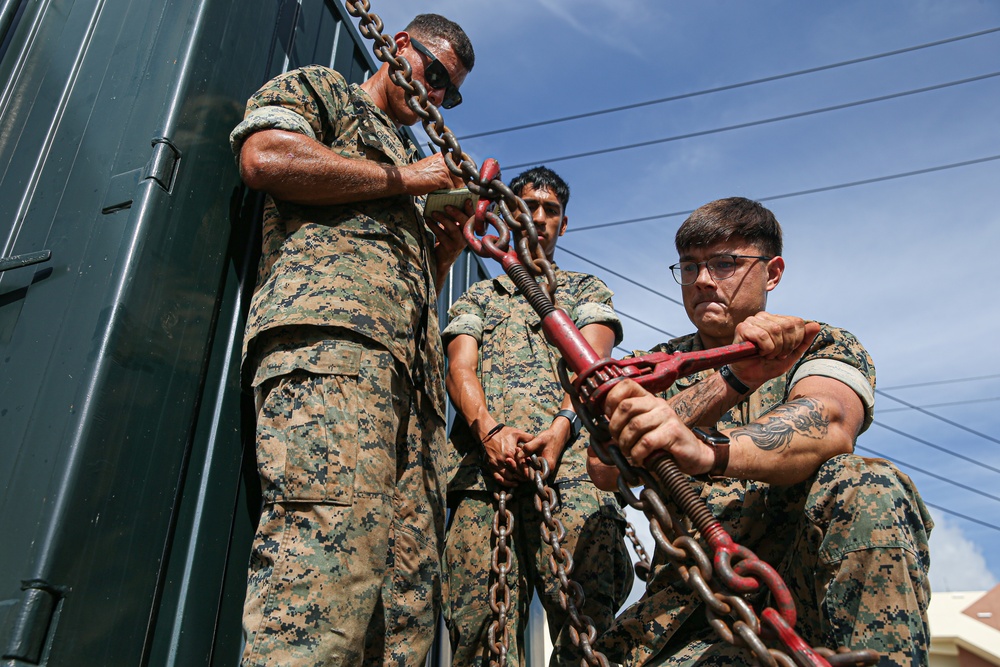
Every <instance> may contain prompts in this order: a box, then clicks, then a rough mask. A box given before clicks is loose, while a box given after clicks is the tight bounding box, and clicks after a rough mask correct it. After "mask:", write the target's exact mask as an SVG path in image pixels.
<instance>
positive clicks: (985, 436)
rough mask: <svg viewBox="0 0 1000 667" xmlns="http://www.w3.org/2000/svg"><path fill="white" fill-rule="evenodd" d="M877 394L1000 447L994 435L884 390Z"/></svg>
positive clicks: (878, 391)
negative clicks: (908, 401)
mask: <svg viewBox="0 0 1000 667" xmlns="http://www.w3.org/2000/svg"><path fill="white" fill-rule="evenodd" d="M875 393H876V394H879V395H880V396H885V397H886V398H888V399H890V400H893V401H896V402H897V403H900V404H902V405H905V406H906V407H908V408H910V409H911V410H916V411H917V412H919V413H920V414H923V415H927V416H928V417H933V418H934V419H937V420H938V421H942V422H944V423H945V424H948V425H950V426H954V427H955V428H957V429H961V430H963V431H965V432H966V433H971V434H972V435H977V436H979V437H980V438H983V439H984V440H989V441H990V442H995V443H996V444H998V445H1000V440H998V439H997V438H994V437H993V436H992V435H988V434H986V433H982V432H980V431H977V430H975V429H972V428H969V427H968V426H966V425H965V424H960V423H958V422H956V421H952V420H951V419H947V418H945V417H942V416H941V415H938V414H935V413H933V412H931V411H929V410H925V409H924V408H921V407H919V406H917V405H913V404H912V403H907V402H906V401H904V400H903V399H901V398H896V397H895V396H892V395H890V394H887V393H885V391H884V390H881V389H876V390H875Z"/></svg>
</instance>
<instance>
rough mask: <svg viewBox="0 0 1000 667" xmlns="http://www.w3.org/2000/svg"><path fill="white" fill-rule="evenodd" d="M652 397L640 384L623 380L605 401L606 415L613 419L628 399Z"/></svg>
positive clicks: (612, 389)
mask: <svg viewBox="0 0 1000 667" xmlns="http://www.w3.org/2000/svg"><path fill="white" fill-rule="evenodd" d="M651 395H652V394H650V393H649V392H648V391H646V390H645V389H643V388H642V386H641V385H640V384H639V383H638V382H636V381H634V380H629V379H625V380H622V381H620V382H619V383H618V384H616V385H615V386H614V387H612V388H611V391H609V392H608V397H607V398H606V399H605V400H604V414H605V416H607V417H611V415H613V414H614V413H615V410H617V409H618V405H619V404H620V403H621V402H622V401H624V400H625V399H627V398H631V397H633V396H651Z"/></svg>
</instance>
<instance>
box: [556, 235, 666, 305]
mask: <svg viewBox="0 0 1000 667" xmlns="http://www.w3.org/2000/svg"><path fill="white" fill-rule="evenodd" d="M559 251H560V252H564V253H566V254H567V255H573V257H576V258H577V259H580V260H583V261H584V262H586V263H587V264H591V265H593V266H596V267H597V268H599V269H601V270H602V271H604V272H605V273H610V274H611V275H613V276H615V277H618V278H621V279H622V280H624V281H625V282H627V283H631V284H633V285H635V286H636V287H641V288H642V289H644V290H646V291H647V292H651V293H652V294H655V295H656V296H659V297H662V298H664V299H666V300H667V301H670V302H672V303H676V304H677V305H678V306H683V305H684V304H683V303H682V302H681V301H678V300H677V299H675V298H673V297H672V296H667V295H666V294H664V293H663V292H657V291H656V290H655V289H653V288H652V287H649V286H647V285H643V284H642V283H640V282H639V281H638V280H632V279H631V278H629V277H628V276H623V275H622V274H620V273H618V272H617V271H612V270H611V269H609V268H608V267H606V266H602V265H600V264H598V263H597V262H595V261H593V260H591V259H587V258H586V257H584V256H583V255H580V254H578V253H575V252H573V251H572V250H567V249H566V248H564V247H562V246H559Z"/></svg>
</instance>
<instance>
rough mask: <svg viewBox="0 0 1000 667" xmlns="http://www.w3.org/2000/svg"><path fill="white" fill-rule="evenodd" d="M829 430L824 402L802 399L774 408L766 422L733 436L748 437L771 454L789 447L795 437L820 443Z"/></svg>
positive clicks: (739, 430)
mask: <svg viewBox="0 0 1000 667" xmlns="http://www.w3.org/2000/svg"><path fill="white" fill-rule="evenodd" d="M829 426H830V422H829V420H828V419H827V417H826V416H825V415H824V414H823V403H822V401H819V400H816V399H814V398H799V399H796V400H794V401H790V402H788V403H785V404H784V405H781V406H779V407H777V408H775V409H774V410H773V411H772V412H771V413H770V414H769V415H768V416H767V419H766V420H765V421H763V422H760V423H754V424H748V425H746V426H744V427H742V428H739V429H736V430H735V431H734V432H733V435H747V436H749V437H750V439H751V440H753V442H754V444H755V445H757V447H759V448H760V449H763V450H765V451H770V450H777V449H783V448H785V447H787V446H788V443H790V442H791V441H792V438H793V437H794V436H795V435H796V434H798V435H803V436H805V437H807V438H812V439H814V440H821V439H823V438H825V437H826V435H827V432H828V431H829Z"/></svg>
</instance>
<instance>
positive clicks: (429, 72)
mask: <svg viewBox="0 0 1000 667" xmlns="http://www.w3.org/2000/svg"><path fill="white" fill-rule="evenodd" d="M410 44H413V48H415V49H416V50H417V51H420V53H422V54H424V55H425V56H427V57H428V58H430V60H431V61H430V63H428V64H427V66H426V67H424V80H425V81H427V85H428V86H430V87H431V88H434V89H435V90H441V89H442V88H443V89H444V101H443V102H442V103H441V106H443V107H444V108H445V109H453V108H455V107H457V106H458V105H459V104H461V103H462V93H460V92H458V87H457V86H456V85H455V84H453V83H452V82H451V76H450V75H449V74H448V68H447V67H445V66H444V65H443V64H441V61H440V60H438V59H437V57H435V56H434V54H433V53H431V52H430V50H429V49H428V48H427V47H426V46H424V45H423V44H421V43H420V42H418V41H417V40H416V38H414V37H413V36H412V35H411V36H410Z"/></svg>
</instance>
